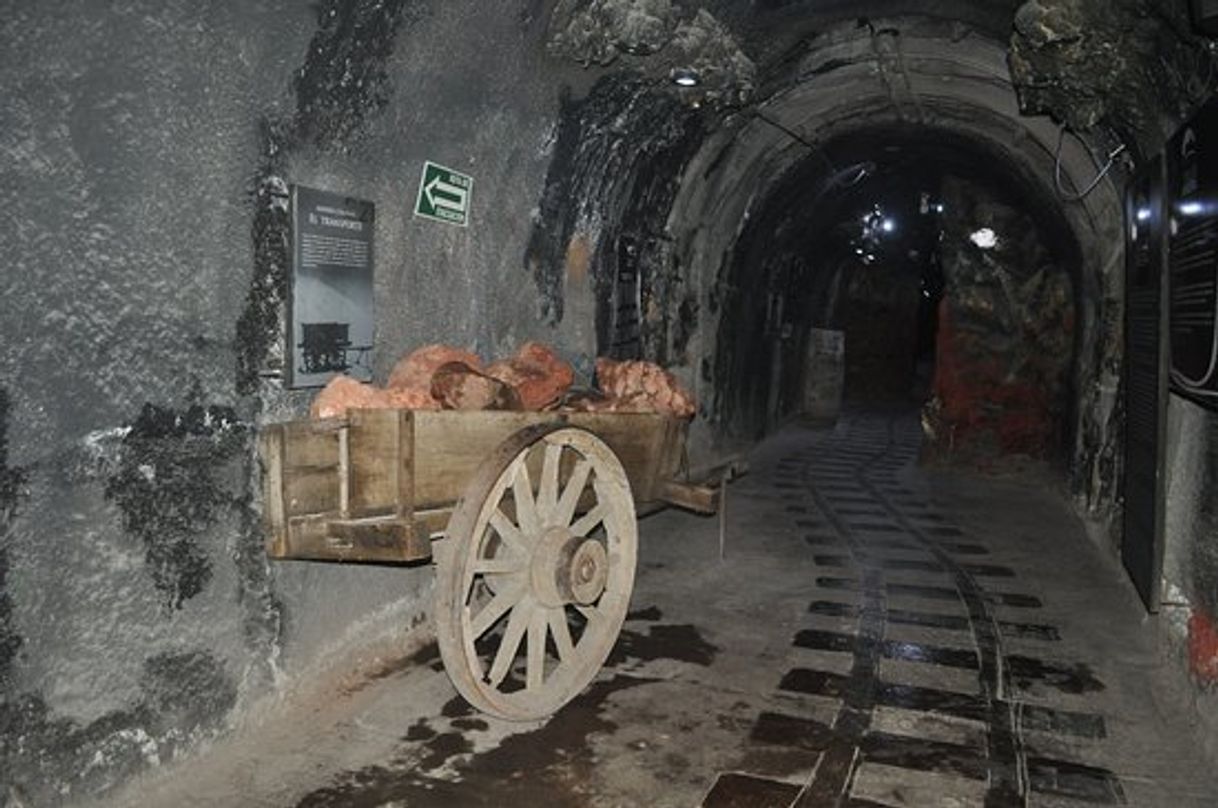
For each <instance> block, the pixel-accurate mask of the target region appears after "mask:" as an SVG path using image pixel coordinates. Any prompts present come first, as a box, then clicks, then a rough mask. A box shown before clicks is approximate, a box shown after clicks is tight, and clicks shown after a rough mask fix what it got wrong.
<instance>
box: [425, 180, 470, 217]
mask: <svg viewBox="0 0 1218 808" xmlns="http://www.w3.org/2000/svg"><path fill="white" fill-rule="evenodd" d="M423 194H424V195H425V196H426V197H427V204H429V205H431V206H432V207H433V208H436V209H437V210H438V209H440V208H448V209H449V210H452V211H456V212H457V213H465V202H466V199H467V196H468V192H467V191H466V190H465V189H464V188H460V187H458V186H456V185H453V184H452V183H448V182H444V181H443V180H441V179H440V178H439V177H434V178H433V179H432V181H431V182H429V183H427V185H425V186H423ZM441 194H442V196H441Z"/></svg>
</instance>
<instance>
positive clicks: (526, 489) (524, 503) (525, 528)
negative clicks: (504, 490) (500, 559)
mask: <svg viewBox="0 0 1218 808" xmlns="http://www.w3.org/2000/svg"><path fill="white" fill-rule="evenodd" d="M512 498H513V499H514V500H515V502H516V524H518V525H520V532H521V533H523V534H524V535H525V536H529V537H535V536H536V535H537V534H538V533H540V532H541V525H540V523H539V522H538V520H537V503H536V502H534V501H533V481H532V480H531V479H529V467H528V466H526V465H525V464H524V460H523V459H522V460H521V461H520V462H519V463H517V465H516V476H515V478H514V479H513V480H512Z"/></svg>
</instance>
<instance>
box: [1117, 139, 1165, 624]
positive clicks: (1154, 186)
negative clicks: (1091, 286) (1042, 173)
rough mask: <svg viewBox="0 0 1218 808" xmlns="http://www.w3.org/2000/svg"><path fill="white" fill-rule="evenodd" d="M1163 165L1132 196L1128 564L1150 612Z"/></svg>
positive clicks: (1128, 224) (1159, 538) (1161, 334)
mask: <svg viewBox="0 0 1218 808" xmlns="http://www.w3.org/2000/svg"><path fill="white" fill-rule="evenodd" d="M1165 208H1166V206H1165V204H1164V199H1163V160H1162V159H1161V158H1159V159H1156V160H1154V161H1153V162H1152V163H1151V165H1150V166H1148V167H1147V169H1146V170H1145V171H1143V172H1142V173H1141V174H1139V175H1138V176H1137V177H1136V178H1135V179H1134V182H1133V185H1132V187H1131V188H1130V189H1129V191H1128V193H1127V194H1126V198H1125V233H1126V235H1125V385H1124V391H1125V414H1126V421H1125V477H1124V486H1123V487H1124V500H1125V512H1124V532H1123V538H1122V541H1121V560H1122V562H1123V563H1124V564H1125V569H1126V570H1127V571H1128V572H1129V577H1130V578H1131V579H1132V580H1133V583H1134V586H1135V587H1137V590H1138V594H1140V595H1141V596H1142V600H1143V602H1145V604H1146V608H1147V609H1148V610H1150V611H1156V610H1158V608H1159V600H1160V593H1161V585H1160V577H1161V574H1162V569H1163V548H1164V533H1163V530H1164V494H1165V489H1164V473H1163V470H1164V439H1165V437H1166V430H1165V426H1166V418H1165V414H1166V412H1167V388H1168V383H1167V375H1168V374H1167V361H1168V354H1167V343H1166V329H1167V306H1166V297H1167V289H1168V277H1167V275H1168V273H1166V272H1165V271H1164V265H1165V257H1164V251H1165V243H1164V235H1165V234H1164V223H1165V221H1166V219H1167V212H1166V209H1165Z"/></svg>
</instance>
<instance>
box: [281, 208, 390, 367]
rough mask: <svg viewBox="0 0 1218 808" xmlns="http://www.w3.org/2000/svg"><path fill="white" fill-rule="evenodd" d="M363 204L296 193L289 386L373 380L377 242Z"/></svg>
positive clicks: (371, 210)
mask: <svg viewBox="0 0 1218 808" xmlns="http://www.w3.org/2000/svg"><path fill="white" fill-rule="evenodd" d="M374 215H375V206H374V205H373V204H372V203H371V202H369V201H367V200H364V199H355V198H354V197H350V196H344V195H343V194H335V193H330V192H329V191H319V190H317V189H314V188H306V187H304V186H302V185H294V186H292V297H291V316H290V317H289V318H288V321H289V329H290V331H289V337H290V341H289V345H290V348H291V351H290V356H291V362H290V371H289V372H288V385H289V386H290V387H321V386H323V385H324V384H325V383H326V382H328V381H329V380H330V379H331V378H333V377H334V376H335V375H337V374H339V373H345V374H347V375H348V376H352V377H354V378H357V379H360V380H362V381H368V380H370V379H371V378H372V367H371V365H372V362H371V360H372V330H373V311H372V234H373V230H374V227H373V224H374V222H375V218H374Z"/></svg>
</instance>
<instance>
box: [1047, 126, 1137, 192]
mask: <svg viewBox="0 0 1218 808" xmlns="http://www.w3.org/2000/svg"><path fill="white" fill-rule="evenodd" d="M1067 129H1069V127H1067V126H1065V125H1063V126H1062V128H1061V130H1060V131H1059V132H1058V135H1057V154H1056V155H1055V156H1054V166H1053V183H1054V185H1056V186H1057V195H1058V196H1060V197H1061V198H1062V199H1064V200H1066V201H1067V202H1081V201H1082V200H1084V199H1086V198H1087V197H1088V196H1090V194H1091V192H1092V191H1094V190H1095V189H1096V188H1098V187H1099V184H1100V183H1101V182H1102V181H1103V180H1104V177H1106V176H1108V172H1109V171H1111V170H1112V167H1113V166H1114V165H1116V159H1117V157H1119V156H1120V155H1121V153H1122V152H1124V151H1125V144H1124V143H1122V144H1121V145H1119V146H1117V147H1116V148H1115V149H1113V150H1112V152H1111V153H1110V154H1109V155H1108V162H1107V163H1105V164H1104V166H1103V168H1101V167H1100V166H1099V165H1098V164H1097V165H1096V171H1097V172H1098V173H1097V174H1096V175H1095V179H1093V180H1092V181H1091V184H1090V185H1088V186H1087V187H1086V188H1084V189H1083V190H1082V191H1080V192H1078V193H1073V192H1070V191H1067V190H1066V189H1065V187H1064V186H1063V185H1062V148H1063V146H1065V143H1066V130H1067ZM1076 137H1077V135H1076ZM1079 142H1081V143H1082V144H1083V146H1084V148H1086V149H1087V154H1089V155H1090V156H1091V162H1092V163H1098V161H1097V160H1096V159H1095V153H1094V152H1092V151H1091V148H1090V147H1089V146H1087V143H1086V141H1084V140H1083V139H1082V138H1079Z"/></svg>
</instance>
